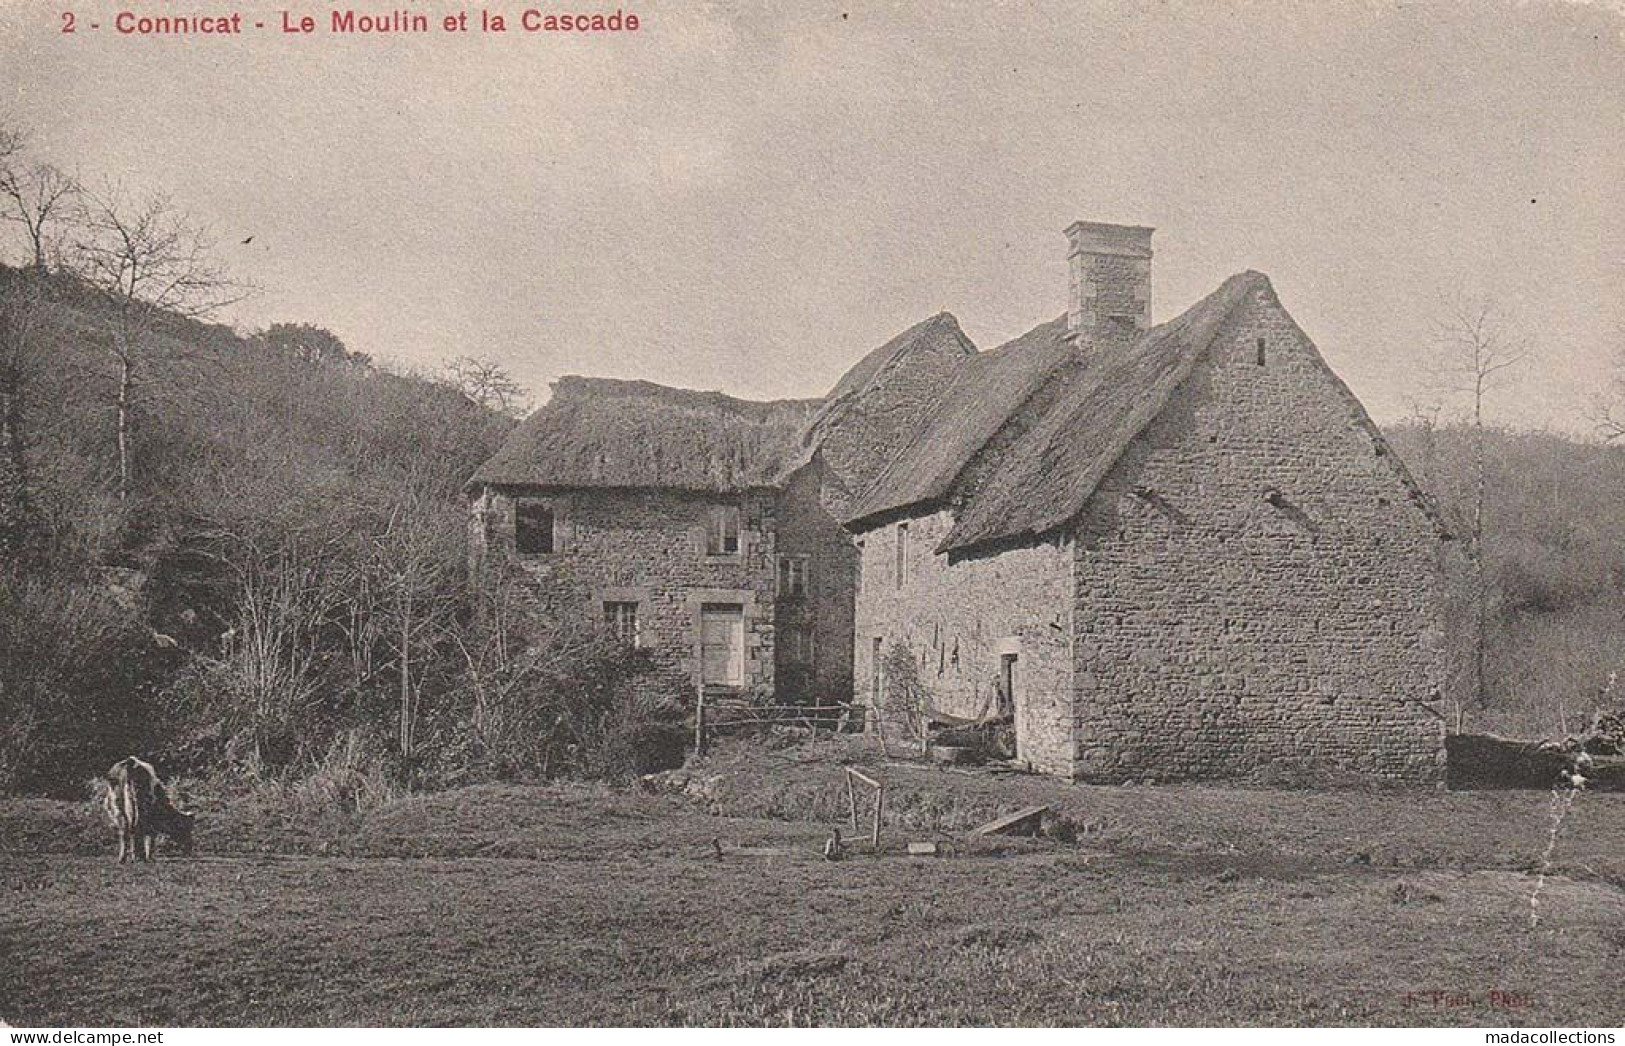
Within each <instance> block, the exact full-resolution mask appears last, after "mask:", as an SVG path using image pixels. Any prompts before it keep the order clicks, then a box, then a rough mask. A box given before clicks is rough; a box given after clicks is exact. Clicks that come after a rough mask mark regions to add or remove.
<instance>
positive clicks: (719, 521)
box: [705, 505, 739, 556]
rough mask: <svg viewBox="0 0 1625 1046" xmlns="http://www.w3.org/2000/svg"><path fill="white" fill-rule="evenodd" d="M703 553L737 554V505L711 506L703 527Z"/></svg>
mask: <svg viewBox="0 0 1625 1046" xmlns="http://www.w3.org/2000/svg"><path fill="white" fill-rule="evenodd" d="M705 553H706V555H708V556H737V555H738V554H739V506H738V505H712V506H711V515H710V520H709V522H708V524H707V526H706V528H705Z"/></svg>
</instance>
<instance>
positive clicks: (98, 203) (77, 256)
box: [74, 188, 247, 501]
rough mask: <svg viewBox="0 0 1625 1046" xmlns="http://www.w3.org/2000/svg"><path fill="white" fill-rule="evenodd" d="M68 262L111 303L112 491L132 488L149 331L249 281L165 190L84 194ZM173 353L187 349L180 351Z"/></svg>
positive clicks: (232, 296) (235, 296)
mask: <svg viewBox="0 0 1625 1046" xmlns="http://www.w3.org/2000/svg"><path fill="white" fill-rule="evenodd" d="M84 199H85V206H84V209H83V215H82V217H81V218H80V220H79V224H80V227H81V231H82V234H83V235H82V236H81V238H80V241H79V242H78V243H77V244H76V245H75V252H74V267H75V269H76V270H77V272H78V273H79V275H80V276H82V277H83V278H84V279H85V280H86V281H88V282H89V283H90V284H91V285H92V286H93V287H95V288H96V289H97V290H98V291H100V292H101V294H102V296H103V297H104V298H105V299H106V300H107V301H108V303H109V305H110V306H111V312H112V317H111V321H110V324H109V326H110V328H111V329H110V330H109V331H107V334H108V336H109V351H110V352H111V354H112V356H113V360H114V363H115V366H116V369H117V393H116V397H115V412H116V416H117V423H118V495H119V500H120V501H127V500H128V499H129V495H130V489H131V445H130V436H131V431H130V427H131V419H132V415H133V412H134V410H135V407H136V404H137V402H138V400H139V398H140V396H141V394H142V393H143V391H144V390H145V388H146V387H147V385H148V384H149V382H150V381H151V380H152V379H153V378H154V377H155V375H152V374H150V373H149V371H150V370H151V367H150V364H151V363H152V362H153V360H154V359H155V358H156V356H157V354H158V350H157V349H156V347H155V344H154V342H155V338H154V334H155V332H156V330H157V329H158V328H159V327H160V326H161V325H162V324H163V323H164V321H166V320H171V321H172V320H173V319H175V318H183V319H198V318H202V317H205V316H208V315H210V314H212V313H214V312H216V311H218V310H219V309H221V308H224V307H225V306H227V305H230V304H232V303H234V302H237V301H240V300H241V299H242V298H243V297H244V296H245V295H246V293H247V288H246V287H244V286H243V285H241V284H238V283H234V282H233V281H232V280H230V279H229V278H228V277H227V276H226V274H225V272H224V270H223V269H221V268H220V267H219V266H218V265H217V264H216V263H215V262H214V261H213V259H212V258H211V256H210V250H211V244H210V242H209V239H208V237H207V235H206V234H205V233H204V232H203V231H202V230H201V229H199V228H197V227H196V226H194V225H192V224H190V223H189V222H188V221H187V220H186V219H185V218H184V217H183V216H182V215H181V214H180V213H179V212H178V211H176V209H175V207H174V205H173V204H172V203H171V202H170V201H169V200H168V199H167V198H166V197H163V196H151V197H148V198H146V199H144V200H140V201H136V202H133V203H132V202H129V201H128V200H126V198H125V196H124V194H123V193H122V192H120V191H119V190H118V189H117V188H112V189H109V190H106V191H104V192H101V193H94V194H92V193H86V194H84ZM179 355H181V356H185V355H187V350H184V349H183V350H181V351H180V353H179Z"/></svg>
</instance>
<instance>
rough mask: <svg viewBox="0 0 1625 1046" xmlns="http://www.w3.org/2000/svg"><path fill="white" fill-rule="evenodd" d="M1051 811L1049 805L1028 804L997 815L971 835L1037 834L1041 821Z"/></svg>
mask: <svg viewBox="0 0 1625 1046" xmlns="http://www.w3.org/2000/svg"><path fill="white" fill-rule="evenodd" d="M1048 812H1049V807H1047V806H1028V807H1023V808H1022V809H1020V810H1017V811H1016V812H1015V813H1013V814H1005V815H1004V816H1003V817H996V818H994V819H993V820H991V821H989V822H988V823H987V824H984V825H982V826H981V827H980V828H977V829H975V830H974V831H972V832H971V835H1037V834H1038V825H1039V822H1040V821H1042V820H1043V817H1044V815H1045V814H1046V813H1048Z"/></svg>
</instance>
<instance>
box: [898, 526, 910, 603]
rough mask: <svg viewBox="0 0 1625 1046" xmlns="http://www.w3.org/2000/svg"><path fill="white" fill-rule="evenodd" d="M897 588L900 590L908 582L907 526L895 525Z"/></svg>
mask: <svg viewBox="0 0 1625 1046" xmlns="http://www.w3.org/2000/svg"><path fill="white" fill-rule="evenodd" d="M896 576H897V577H896V580H897V587H898V588H902V587H903V582H905V581H907V580H908V524H907V523H899V524H897V563H896Z"/></svg>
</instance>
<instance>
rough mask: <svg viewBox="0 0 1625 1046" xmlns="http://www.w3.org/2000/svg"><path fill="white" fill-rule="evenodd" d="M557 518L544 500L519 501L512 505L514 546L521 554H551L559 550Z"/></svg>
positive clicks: (551, 507) (550, 506)
mask: <svg viewBox="0 0 1625 1046" xmlns="http://www.w3.org/2000/svg"><path fill="white" fill-rule="evenodd" d="M557 524H558V519H557V517H556V516H555V514H554V512H553V506H552V505H549V504H548V503H547V502H545V501H520V502H517V503H516V504H515V505H514V507H513V540H514V548H515V549H517V550H518V552H519V554H520V555H522V556H545V555H552V554H553V553H554V552H557V551H558V550H559V542H558V536H557V534H556V533H555V528H556V526H557Z"/></svg>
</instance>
